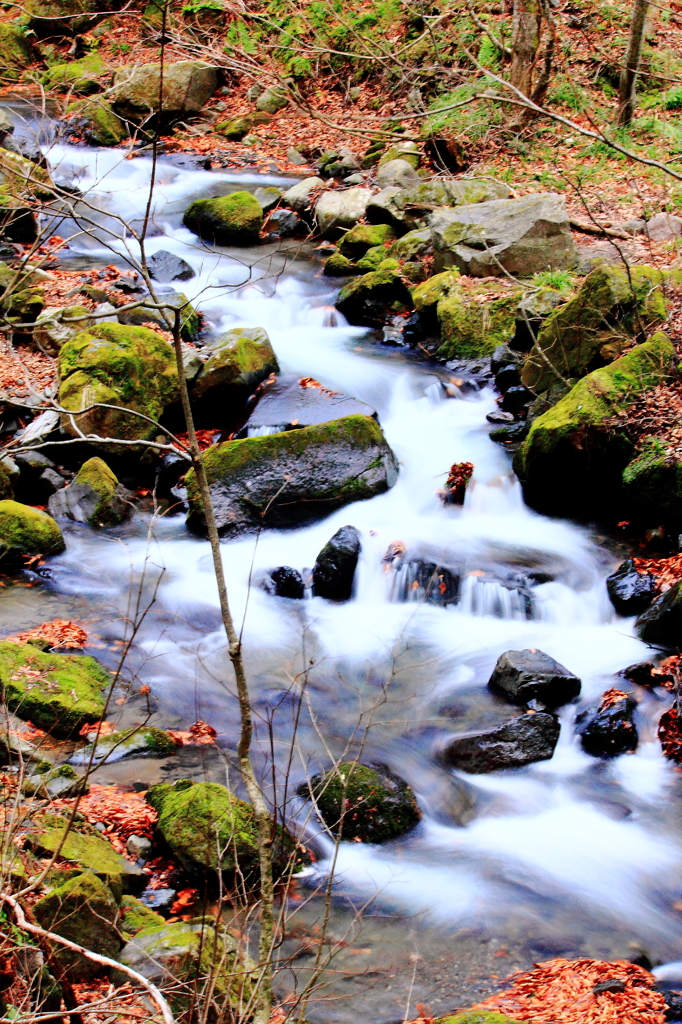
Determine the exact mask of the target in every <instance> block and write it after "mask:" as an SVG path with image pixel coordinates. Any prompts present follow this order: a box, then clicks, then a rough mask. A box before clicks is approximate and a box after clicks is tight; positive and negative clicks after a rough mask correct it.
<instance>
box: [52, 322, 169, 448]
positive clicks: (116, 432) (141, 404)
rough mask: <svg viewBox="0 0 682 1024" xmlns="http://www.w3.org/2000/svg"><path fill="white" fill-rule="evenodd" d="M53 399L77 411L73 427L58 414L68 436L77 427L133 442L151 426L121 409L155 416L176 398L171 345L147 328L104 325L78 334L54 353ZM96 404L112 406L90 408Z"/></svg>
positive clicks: (74, 433) (151, 430)
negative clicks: (56, 373)
mask: <svg viewBox="0 0 682 1024" xmlns="http://www.w3.org/2000/svg"><path fill="white" fill-rule="evenodd" d="M58 367H59V378H60V386H59V401H60V403H61V405H62V406H63V408H64V409H67V410H69V411H71V412H74V413H75V412H80V411H81V410H84V409H88V410H89V411H88V412H85V413H84V414H83V415H80V416H75V417H74V420H75V425H74V423H72V421H71V417H70V416H69V415H68V413H63V414H62V428H63V429H64V430H65V431H66V432H67V433H68V434H70V435H71V436H72V437H73V436H77V430H76V425H77V427H78V428H79V429H80V430H81V431H83V433H85V434H88V433H94V434H99V435H100V436H101V437H108V438H109V437H110V438H122V439H124V440H138V439H140V438H147V437H149V436H153V435H154V434H155V433H157V428H156V427H155V426H154V425H153V424H151V423H149V422H148V421H147V420H143V419H141V418H140V417H139V416H131V415H130V413H129V412H127V410H131V411H133V412H139V413H142V414H144V415H146V416H149V417H151V418H152V419H154V420H158V419H159V418H160V416H161V415H162V414H163V411H164V409H165V408H166V407H167V406H168V405H169V404H171V403H172V402H174V401H175V400H177V397H178V378H177V372H176V368H175V354H174V352H173V347H172V345H169V343H168V342H167V341H166V339H165V338H164V337H162V336H161V335H160V334H158V333H157V332H156V331H152V330H150V329H149V328H147V327H130V326H128V325H124V324H118V323H104V324H99V325H96V326H94V327H89V328H88V329H87V330H85V331H82V332H80V333H79V334H77V335H76V336H75V337H73V338H71V339H70V340H69V341H67V342H66V343H65V344H64V345H63V346H62V348H61V351H60V353H59V361H58ZM98 402H102V403H105V404H107V405H114V406H117V408H116V409H102V408H94V409H90V406H92V405H94V404H95V403H98Z"/></svg>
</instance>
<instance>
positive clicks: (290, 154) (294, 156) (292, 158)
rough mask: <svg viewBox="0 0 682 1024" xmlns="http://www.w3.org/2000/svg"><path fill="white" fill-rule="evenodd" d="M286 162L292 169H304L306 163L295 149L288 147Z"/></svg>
mask: <svg viewBox="0 0 682 1024" xmlns="http://www.w3.org/2000/svg"><path fill="white" fill-rule="evenodd" d="M287 160H288V161H289V163H290V164H293V165H294V167H305V165H306V164H307V163H308V161H307V160H306V158H305V157H304V156H303V154H302V153H300V152H299V151H298V150H297V149H294V147H293V146H290V147H289V149H288V150H287Z"/></svg>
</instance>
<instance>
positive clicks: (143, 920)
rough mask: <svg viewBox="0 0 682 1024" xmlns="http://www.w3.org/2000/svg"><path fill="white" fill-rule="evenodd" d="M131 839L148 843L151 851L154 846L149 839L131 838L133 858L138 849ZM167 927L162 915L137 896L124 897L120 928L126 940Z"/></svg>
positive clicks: (129, 843)
mask: <svg viewBox="0 0 682 1024" xmlns="http://www.w3.org/2000/svg"><path fill="white" fill-rule="evenodd" d="M131 839H134V840H139V842H140V843H146V844H147V846H148V847H149V849H151V845H152V844H151V843H150V842H149V840H148V839H142V838H141V837H140V836H131V837H130V839H129V840H128V844H127V845H128V847H130V849H128V853H130V854H131V855H132V856H136V851H137V849H138V847H137V844H136V843H132V844H131V842H130V840H131ZM165 925H166V921H165V918H163V917H161V914H157V913H155V912H154V911H153V910H151V908H150V907H147V906H145V904H144V903H143V902H142V900H139V899H137V898H136V897H135V896H124V897H123V899H122V900H121V916H120V918H119V928H120V931H121V934H122V935H123V937H124V939H131V938H132V937H133V936H134V935H137V933H138V932H141V931H143V930H145V929H147V928H164V927H165Z"/></svg>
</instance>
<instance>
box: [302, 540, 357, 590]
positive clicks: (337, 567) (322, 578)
mask: <svg viewBox="0 0 682 1024" xmlns="http://www.w3.org/2000/svg"><path fill="white" fill-rule="evenodd" d="M361 548H362V544H361V542H360V531H359V530H356V528H355V527H354V526H342V527H341V529H340V530H337V531H336V533H335V534H334V536H333V537H332V538H331V540H329V541H328V542H327V543H326V544H325V546H324V547H323V548H322V550H321V551H320V553H319V555H318V556H317V558H316V559H315V566H314V568H313V594H314V595H315V597H326V598H327V599H328V600H330V601H349V600H350V599H351V597H352V596H353V581H354V579H355V570H356V568H357V564H358V558H359V557H360V550H361Z"/></svg>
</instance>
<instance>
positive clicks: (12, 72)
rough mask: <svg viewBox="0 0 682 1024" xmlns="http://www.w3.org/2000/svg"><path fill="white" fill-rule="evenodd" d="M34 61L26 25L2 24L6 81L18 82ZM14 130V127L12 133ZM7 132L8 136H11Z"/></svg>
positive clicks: (0, 61) (0, 39) (0, 52)
mask: <svg viewBox="0 0 682 1024" xmlns="http://www.w3.org/2000/svg"><path fill="white" fill-rule="evenodd" d="M33 60H34V54H33V48H32V46H31V40H30V38H29V36H28V35H27V34H26V29H25V27H24V25H17V24H13V23H12V22H11V21H10V22H6V21H4V22H2V23H1V24H0V66H2V72H3V78H4V79H5V81H15V82H16V81H17V80H18V79H19V77H20V76H21V74H22V73H23V72H24V71H25V70H26V68H27V67H28V66H29V65H30V64H31V63H32V61H33ZM13 130H14V128H13V126H12V129H11V131H13ZM11 131H9V130H8V131H7V132H6V134H11Z"/></svg>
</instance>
